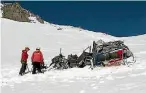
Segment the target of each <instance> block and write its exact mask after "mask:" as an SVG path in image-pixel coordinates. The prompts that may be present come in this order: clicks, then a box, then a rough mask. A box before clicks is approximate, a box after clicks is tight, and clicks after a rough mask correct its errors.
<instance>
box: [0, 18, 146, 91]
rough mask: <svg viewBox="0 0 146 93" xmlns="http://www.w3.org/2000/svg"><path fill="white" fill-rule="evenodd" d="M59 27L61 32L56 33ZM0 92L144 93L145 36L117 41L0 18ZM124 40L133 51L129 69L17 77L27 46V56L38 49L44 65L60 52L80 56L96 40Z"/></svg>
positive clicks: (94, 34)
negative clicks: (133, 60) (131, 64)
mask: <svg viewBox="0 0 146 93" xmlns="http://www.w3.org/2000/svg"><path fill="white" fill-rule="evenodd" d="M58 28H62V30H57V29H58ZM1 33H2V35H1V38H2V41H1V43H2V45H1V47H2V48H1V50H2V51H1V53H2V61H1V62H2V68H1V72H2V79H1V86H2V93H40V92H41V93H117V92H118V93H145V92H146V79H145V78H146V48H145V47H146V35H141V36H134V37H124V38H117V37H113V36H110V35H106V34H103V33H95V32H91V31H87V30H83V29H79V28H75V27H71V26H59V25H54V24H50V23H48V24H39V23H26V22H16V21H12V20H8V19H3V18H1ZM99 39H102V40H104V41H113V40H118V39H121V40H124V41H125V43H126V44H127V45H128V46H129V47H130V49H131V50H132V51H133V52H134V54H135V56H136V58H137V62H136V63H135V64H134V65H133V66H131V67H127V66H120V67H105V68H101V67H98V68H95V69H94V70H90V69H89V68H88V67H85V68H73V69H68V70H62V71H48V72H45V73H44V74H37V75H32V74H30V73H29V74H27V75H25V76H23V77H21V76H18V72H19V69H20V66H21V64H20V56H21V51H22V49H23V48H24V47H25V46H28V47H30V49H31V50H30V51H29V62H28V64H29V68H31V62H30V57H31V55H32V52H33V51H34V50H35V48H36V47H41V50H42V52H43V54H44V59H45V63H46V64H49V63H50V62H51V59H52V58H53V57H54V56H56V55H58V54H59V49H60V48H62V53H63V54H64V55H65V56H67V55H68V54H71V53H73V54H78V55H79V54H80V53H81V52H82V51H83V49H85V48H86V47H87V46H89V45H92V42H93V41H94V40H95V41H97V40H99Z"/></svg>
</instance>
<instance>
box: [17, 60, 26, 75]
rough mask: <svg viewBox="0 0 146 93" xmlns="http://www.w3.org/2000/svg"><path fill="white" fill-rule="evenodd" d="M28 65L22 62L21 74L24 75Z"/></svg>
mask: <svg viewBox="0 0 146 93" xmlns="http://www.w3.org/2000/svg"><path fill="white" fill-rule="evenodd" d="M26 66H27V64H26V63H24V62H22V66H21V68H20V72H19V75H23V74H24V73H25V70H26Z"/></svg>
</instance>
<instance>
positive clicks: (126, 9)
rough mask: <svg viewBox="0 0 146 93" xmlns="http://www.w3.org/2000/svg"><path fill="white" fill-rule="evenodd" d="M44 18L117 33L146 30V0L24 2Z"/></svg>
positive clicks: (129, 34) (128, 33) (98, 30)
mask: <svg viewBox="0 0 146 93" xmlns="http://www.w3.org/2000/svg"><path fill="white" fill-rule="evenodd" d="M20 4H21V5H22V7H24V8H25V9H28V10H30V11H31V12H33V13H34V14H38V15H39V16H40V17H41V18H43V19H44V20H46V21H48V22H51V23H55V24H60V25H72V26H76V27H82V28H84V29H88V30H91V31H95V32H104V33H108V34H111V35H114V36H133V35H140V34H146V2H145V1H141V2H136V1H135V2H132V1H130V2H128V1H122V2H120V1H118V2H113V1H112V2H111V1H110V2H99V1H98V2H97V1H94V2H90V1H88V2H87V1H83V2H75V1H73V2H69V1H67V2H59V1H58V2H53V1H32V2H30V1H29V2H27V1H24V2H20Z"/></svg>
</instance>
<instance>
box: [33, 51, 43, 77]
mask: <svg viewBox="0 0 146 93" xmlns="http://www.w3.org/2000/svg"><path fill="white" fill-rule="evenodd" d="M31 61H32V65H33V71H32V74H36V69H37V70H38V72H39V73H42V71H41V64H43V63H44V62H43V61H44V58H43V54H42V52H41V51H40V48H36V51H34V52H33V54H32V57H31Z"/></svg>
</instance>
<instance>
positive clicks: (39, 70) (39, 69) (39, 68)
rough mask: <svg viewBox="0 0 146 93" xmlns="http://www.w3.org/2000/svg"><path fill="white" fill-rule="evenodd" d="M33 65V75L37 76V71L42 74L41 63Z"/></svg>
mask: <svg viewBox="0 0 146 93" xmlns="http://www.w3.org/2000/svg"><path fill="white" fill-rule="evenodd" d="M32 65H33V70H32V74H36V70H37V71H38V72H39V73H42V71H41V63H40V62H33V63H32Z"/></svg>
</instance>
